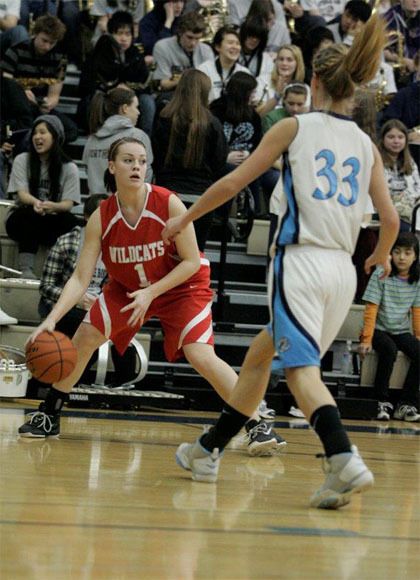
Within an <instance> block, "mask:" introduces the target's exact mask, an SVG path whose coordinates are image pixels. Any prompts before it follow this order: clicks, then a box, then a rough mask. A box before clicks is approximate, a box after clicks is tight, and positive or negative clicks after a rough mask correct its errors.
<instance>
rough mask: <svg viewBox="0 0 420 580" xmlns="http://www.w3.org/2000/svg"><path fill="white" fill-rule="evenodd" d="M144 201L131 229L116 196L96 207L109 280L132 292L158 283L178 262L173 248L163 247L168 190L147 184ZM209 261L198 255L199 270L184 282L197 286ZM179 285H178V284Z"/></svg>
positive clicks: (103, 258) (172, 245)
mask: <svg viewBox="0 0 420 580" xmlns="http://www.w3.org/2000/svg"><path fill="white" fill-rule="evenodd" d="M146 187H147V194H146V202H145V204H144V208H143V211H142V212H141V214H140V217H139V219H138V221H137V223H136V225H135V226H131V225H130V224H129V223H128V222H127V221H126V220H125V218H124V216H123V214H122V212H121V208H120V205H119V201H118V196H117V194H114V195H112V196H111V197H109V198H108V199H107V200H105V201H103V202H102V203H101V206H100V212H101V222H102V260H103V262H104V264H105V266H106V269H107V272H108V275H109V277H110V279H113V280H115V281H117V282H118V283H119V284H121V285H123V286H125V287H126V288H127V289H128V290H130V291H131V292H133V291H134V290H138V289H139V288H145V287H147V286H149V285H150V284H153V283H154V282H157V281H158V280H161V279H162V278H163V277H164V276H166V275H167V274H168V273H169V272H171V271H172V270H173V269H174V268H175V267H176V266H177V264H178V263H179V262H180V257H179V256H178V255H177V252H176V246H175V244H174V243H173V242H172V243H171V244H170V245H166V244H165V243H164V242H163V240H162V230H163V228H164V227H165V224H166V221H167V220H168V219H169V198H170V196H171V195H174V194H173V193H171V192H170V191H169V190H167V189H165V188H163V187H157V186H155V185H152V186H151V185H148V184H146ZM208 267H209V262H208V260H206V259H205V258H204V257H203V256H201V268H200V270H198V272H196V273H195V274H194V275H193V276H191V278H189V279H188V280H187V281H185V282H184V284H187V283H188V287H189V285H190V284H194V283H197V284H199V283H200V282H202V281H203V280H204V279H206V281H207V284H208V271H207V272H206V275H205V278H203V273H204V272H202V270H203V268H208ZM181 286H182V285H181Z"/></svg>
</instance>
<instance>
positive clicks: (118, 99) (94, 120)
mask: <svg viewBox="0 0 420 580" xmlns="http://www.w3.org/2000/svg"><path fill="white" fill-rule="evenodd" d="M135 96H136V93H135V92H134V91H133V90H131V89H129V88H123V87H116V88H115V89H112V90H110V91H108V92H107V93H104V92H103V91H96V93H95V95H94V96H93V99H92V101H91V104H90V112H89V132H90V134H93V133H96V131H97V130H98V129H99V127H102V125H103V124H104V123H105V121H106V119H108V117H111V116H112V115H118V113H119V110H120V107H122V106H123V105H131V103H132V102H133V99H134V97H135Z"/></svg>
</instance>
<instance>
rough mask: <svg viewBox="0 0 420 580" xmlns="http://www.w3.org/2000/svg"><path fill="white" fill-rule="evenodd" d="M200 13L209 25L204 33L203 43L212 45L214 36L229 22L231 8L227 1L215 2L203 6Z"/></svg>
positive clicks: (219, 0) (215, 0) (217, 0)
mask: <svg viewBox="0 0 420 580" xmlns="http://www.w3.org/2000/svg"><path fill="white" fill-rule="evenodd" d="M198 13H199V14H201V15H202V16H203V17H204V19H205V21H206V24H207V29H206V32H205V33H204V36H203V38H202V39H201V40H202V42H208V43H212V42H213V38H214V35H215V34H216V32H217V31H218V30H219V28H222V26H225V24H227V21H228V16H229V8H228V3H227V0H214V1H213V2H206V5H205V6H202V7H201V8H200V9H199V10H198Z"/></svg>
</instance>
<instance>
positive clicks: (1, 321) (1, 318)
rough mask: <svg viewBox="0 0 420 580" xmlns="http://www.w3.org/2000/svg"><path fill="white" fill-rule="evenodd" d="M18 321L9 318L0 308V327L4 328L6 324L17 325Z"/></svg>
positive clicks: (11, 317)
mask: <svg viewBox="0 0 420 580" xmlns="http://www.w3.org/2000/svg"><path fill="white" fill-rule="evenodd" d="M17 323H18V321H17V319H16V318H13V316H9V315H8V314H6V313H5V312H4V310H2V309H1V308H0V326H6V325H7V324H17Z"/></svg>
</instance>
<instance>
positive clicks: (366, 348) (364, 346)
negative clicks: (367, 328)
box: [357, 342, 372, 360]
mask: <svg viewBox="0 0 420 580" xmlns="http://www.w3.org/2000/svg"><path fill="white" fill-rule="evenodd" d="M357 350H358V351H359V354H360V358H361V359H362V360H363V359H364V358H365V356H366V355H367V354H368V352H371V351H372V345H371V344H369V343H367V342H361V343H360V344H359V347H358V349H357Z"/></svg>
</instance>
